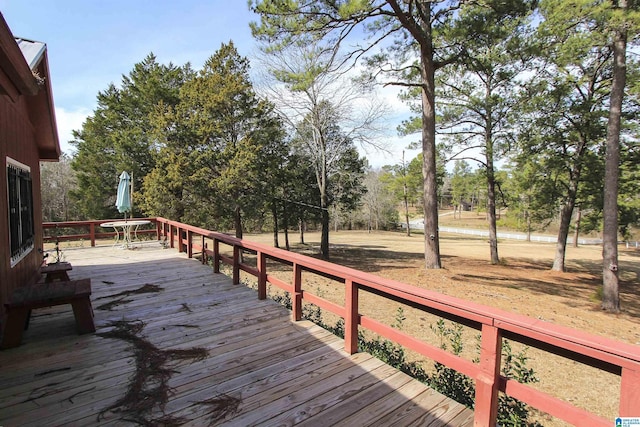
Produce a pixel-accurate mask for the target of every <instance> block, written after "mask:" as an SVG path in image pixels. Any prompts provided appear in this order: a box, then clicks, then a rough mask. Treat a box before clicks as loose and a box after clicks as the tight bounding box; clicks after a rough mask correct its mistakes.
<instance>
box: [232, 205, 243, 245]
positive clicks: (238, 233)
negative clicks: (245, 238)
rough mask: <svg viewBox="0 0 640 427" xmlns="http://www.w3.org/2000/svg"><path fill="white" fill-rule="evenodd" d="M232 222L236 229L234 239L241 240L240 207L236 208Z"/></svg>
mask: <svg viewBox="0 0 640 427" xmlns="http://www.w3.org/2000/svg"><path fill="white" fill-rule="evenodd" d="M233 220H234V225H235V228H236V237H237V238H238V239H242V211H241V210H240V206H236V209H235V210H234V212H233Z"/></svg>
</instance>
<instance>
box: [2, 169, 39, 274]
mask: <svg viewBox="0 0 640 427" xmlns="http://www.w3.org/2000/svg"><path fill="white" fill-rule="evenodd" d="M5 169H6V174H7V178H6V180H7V214H8V221H7V225H8V231H9V242H8V243H9V256H10V258H11V268H13V267H14V266H16V265H17V264H18V263H19V262H20V261H22V260H23V259H24V258H25V257H26V256H27V255H28V254H29V253H31V251H33V249H34V248H35V237H36V236H35V224H34V216H33V211H34V209H33V208H34V206H33V180H32V177H31V167H30V166H27V165H25V164H23V163H20V162H19V161H17V160H14V159H12V158H11V157H7V158H6V167H5Z"/></svg>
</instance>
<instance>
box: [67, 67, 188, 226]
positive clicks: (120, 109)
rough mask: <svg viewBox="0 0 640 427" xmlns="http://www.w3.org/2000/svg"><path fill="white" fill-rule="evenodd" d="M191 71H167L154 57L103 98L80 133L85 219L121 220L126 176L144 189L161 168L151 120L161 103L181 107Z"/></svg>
mask: <svg viewBox="0 0 640 427" xmlns="http://www.w3.org/2000/svg"><path fill="white" fill-rule="evenodd" d="M187 75H188V66H186V67H185V68H179V67H176V66H174V65H172V64H169V65H166V66H165V65H161V64H158V63H157V62H156V58H155V56H154V55H153V54H149V55H148V56H147V57H146V58H145V59H144V60H143V61H142V62H139V63H137V64H135V66H134V68H133V70H132V71H131V72H129V74H128V75H126V76H125V75H123V76H122V82H121V86H120V87H116V85H115V84H111V85H109V87H108V88H107V89H106V90H105V91H102V92H100V93H99V94H98V107H97V108H96V109H95V111H94V112H93V115H91V116H90V117H89V118H87V120H86V121H85V122H84V123H83V125H82V129H81V130H79V131H74V133H73V135H74V140H73V141H71V144H73V145H75V147H76V154H75V156H74V158H73V161H72V167H73V169H74V170H75V171H76V174H77V178H78V189H77V191H74V192H73V193H72V194H73V196H74V198H75V200H76V201H77V206H78V210H79V213H80V215H81V216H82V217H84V218H93V219H96V218H111V217H115V216H116V215H117V211H116V209H115V197H116V191H117V187H118V177H119V176H120V173H121V172H122V171H125V170H126V171H128V172H129V173H130V174H132V175H133V179H134V188H135V189H140V188H141V183H142V181H143V180H144V177H145V176H146V175H147V174H148V173H149V172H150V171H151V170H153V168H154V167H155V160H156V157H155V151H156V140H155V138H154V137H153V136H152V135H153V124H152V121H151V120H150V116H151V114H152V112H153V111H154V109H155V108H156V106H157V105H158V104H159V103H164V104H166V105H175V104H176V103H177V102H178V92H179V89H180V86H181V85H182V83H183V82H184V80H185V78H186V76H187ZM133 197H134V205H133V208H134V212H133V214H134V215H136V214H139V213H140V212H141V209H140V207H139V205H138V203H137V202H138V200H139V199H138V194H136V193H134V195H133Z"/></svg>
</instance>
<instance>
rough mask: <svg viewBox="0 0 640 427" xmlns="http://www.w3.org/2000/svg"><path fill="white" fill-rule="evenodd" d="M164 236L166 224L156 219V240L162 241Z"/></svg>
mask: <svg viewBox="0 0 640 427" xmlns="http://www.w3.org/2000/svg"><path fill="white" fill-rule="evenodd" d="M160 227H162V229H160ZM164 236H165V233H164V223H162V222H160V221H158V219H157V218H156V240H161V239H162V238H163V237H164Z"/></svg>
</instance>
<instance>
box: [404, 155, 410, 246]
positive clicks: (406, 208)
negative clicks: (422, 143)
mask: <svg viewBox="0 0 640 427" xmlns="http://www.w3.org/2000/svg"><path fill="white" fill-rule="evenodd" d="M407 193H408V190H407V168H406V166H405V164H404V150H403V151H402V195H403V199H404V219H405V223H406V224H407V237H411V224H409V195H408V194H407Z"/></svg>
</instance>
